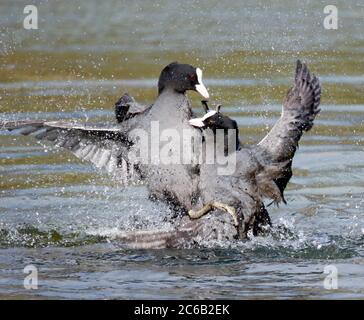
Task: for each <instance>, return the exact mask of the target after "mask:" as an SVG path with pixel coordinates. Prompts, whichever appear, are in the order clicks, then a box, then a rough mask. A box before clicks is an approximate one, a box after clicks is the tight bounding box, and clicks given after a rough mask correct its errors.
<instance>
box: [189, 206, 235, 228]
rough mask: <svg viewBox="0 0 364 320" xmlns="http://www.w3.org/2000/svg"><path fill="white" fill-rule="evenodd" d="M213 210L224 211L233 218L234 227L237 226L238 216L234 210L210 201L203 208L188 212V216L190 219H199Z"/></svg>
mask: <svg viewBox="0 0 364 320" xmlns="http://www.w3.org/2000/svg"><path fill="white" fill-rule="evenodd" d="M214 209H220V210H224V211H226V212H227V213H229V214H230V215H231V216H232V217H233V220H234V226H235V227H238V226H239V219H238V214H237V212H236V209H235V208H234V207H232V206H229V205H227V204H225V203H221V202H218V201H212V202H210V203H208V204H206V205H205V206H203V207H202V208H201V209H200V210H190V211H188V215H189V217H190V218H191V219H199V218H201V217H202V216H204V215H205V214H206V213H208V212H210V211H212V210H214Z"/></svg>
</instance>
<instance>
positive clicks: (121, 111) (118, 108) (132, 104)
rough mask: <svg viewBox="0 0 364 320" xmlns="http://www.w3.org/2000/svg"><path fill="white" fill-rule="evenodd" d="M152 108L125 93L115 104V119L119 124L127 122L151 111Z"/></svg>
mask: <svg viewBox="0 0 364 320" xmlns="http://www.w3.org/2000/svg"><path fill="white" fill-rule="evenodd" d="M150 108H151V106H145V105H142V104H140V103H138V102H137V101H135V99H134V98H133V97H132V96H130V95H129V94H128V93H124V94H123V95H122V97H121V98H120V99H119V100H118V101H116V103H115V117H116V121H117V122H118V123H120V122H123V121H126V120H128V119H130V118H133V117H135V116H137V115H140V114H142V113H144V112H145V111H147V110H149V109H150Z"/></svg>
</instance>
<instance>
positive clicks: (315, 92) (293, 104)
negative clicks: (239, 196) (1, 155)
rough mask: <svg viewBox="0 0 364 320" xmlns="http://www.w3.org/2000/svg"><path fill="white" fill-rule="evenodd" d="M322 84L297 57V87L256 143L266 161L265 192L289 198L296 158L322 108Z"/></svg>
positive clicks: (276, 199)
mask: <svg viewBox="0 0 364 320" xmlns="http://www.w3.org/2000/svg"><path fill="white" fill-rule="evenodd" d="M320 98H321V86H320V82H319V80H318V78H317V77H316V76H315V75H312V76H311V75H310V72H309V70H308V68H307V65H306V64H305V63H301V61H299V60H298V61H297V67H296V75H295V80H294V85H293V87H292V88H291V89H290V90H289V92H288V94H287V97H286V100H285V102H284V104H283V109H282V115H281V118H280V119H279V120H278V122H277V123H276V124H275V125H274V127H273V128H272V130H271V131H270V132H269V133H268V135H267V136H266V137H265V138H264V139H263V140H262V141H261V142H259V144H258V145H257V146H256V147H255V154H256V156H257V158H258V161H259V162H260V163H261V165H262V168H263V169H262V170H261V172H260V173H259V174H258V176H257V180H258V181H257V183H258V186H260V189H261V190H260V191H261V194H262V195H263V196H265V197H269V198H271V199H273V200H274V202H276V203H279V202H280V201H283V202H285V200H284V196H283V191H284V189H285V188H286V186H287V183H288V181H289V179H290V178H291V176H292V169H291V166H292V159H293V157H294V154H295V152H296V149H297V147H298V142H299V140H300V138H301V136H302V134H303V132H305V131H308V130H310V129H311V128H312V126H313V121H314V119H315V117H316V115H317V114H318V113H319V112H320V109H319V105H320Z"/></svg>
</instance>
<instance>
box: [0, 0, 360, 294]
mask: <svg viewBox="0 0 364 320" xmlns="http://www.w3.org/2000/svg"><path fill="white" fill-rule="evenodd" d="M34 3H35V4H36V5H37V6H38V9H39V14H40V16H39V19H40V20H39V30H37V31H36V30H32V31H27V30H24V29H22V24H21V22H22V19H23V16H24V15H23V8H24V6H25V5H26V4H28V3H25V2H24V1H21V0H18V1H14V0H3V1H1V4H0V34H1V44H0V52H1V55H0V65H1V68H0V119H37V118H38V119H52V120H53V119H61V118H62V119H71V118H77V119H82V120H86V119H88V120H90V121H100V120H110V119H111V118H112V117H113V113H112V105H113V103H114V102H115V101H116V100H117V98H118V97H119V96H120V95H121V94H122V93H123V92H125V91H128V92H130V93H131V94H132V95H134V96H135V97H136V98H137V99H138V100H139V101H141V102H150V101H152V100H153V99H154V97H155V91H156V90H155V89H154V86H155V84H156V78H157V76H158V74H159V72H160V69H161V68H162V67H163V66H164V65H166V64H167V63H169V62H171V61H174V60H178V61H181V62H182V61H183V62H188V63H191V64H193V65H196V66H199V67H200V68H202V69H203V70H204V78H205V79H206V84H207V85H208V87H209V90H210V93H211V95H212V101H213V102H215V103H223V105H224V106H223V110H224V111H225V112H227V113H228V114H230V115H231V116H232V117H233V118H235V119H237V121H238V123H239V126H240V128H241V132H240V134H241V137H242V140H243V142H244V143H246V144H250V143H256V142H258V141H259V140H260V139H261V138H262V137H263V136H264V134H265V133H266V132H267V130H268V128H269V127H270V126H271V125H272V124H273V123H274V121H275V120H276V119H277V118H278V117H279V112H280V108H281V107H280V103H281V101H282V100H283V97H284V95H285V93H286V91H287V89H288V87H289V86H290V83H291V81H292V73H293V68H294V63H295V59H296V58H298V57H299V58H302V59H304V60H306V61H307V62H308V63H309V65H310V68H311V69H312V70H313V71H314V72H315V73H317V74H318V75H319V76H320V78H321V80H322V83H323V99H322V112H321V115H320V117H319V118H318V119H317V121H316V125H315V127H314V128H313V130H312V131H311V132H310V133H308V134H306V135H305V136H304V138H303V140H302V143H301V147H300V149H299V151H298V152H297V154H296V157H295V159H294V176H293V178H292V180H291V183H290V184H289V186H288V189H287V192H286V198H287V201H288V205H287V206H281V207H279V208H273V207H270V208H269V211H270V214H271V217H272V219H273V223H274V225H275V230H274V232H273V234H272V235H270V236H268V237H256V238H253V239H251V241H249V242H246V243H242V244H234V245H233V244H221V245H220V246H214V247H211V248H204V249H194V250H160V251H153V250H151V251H130V250H126V249H124V248H122V247H121V246H120V245H119V244H118V242H117V241H116V240H115V236H116V235H117V234H118V232H119V231H120V230H124V229H128V230H133V229H146V228H156V227H157V228H167V227H168V222H165V221H164V219H163V218H164V216H165V214H166V213H167V214H168V209H167V208H166V207H165V206H164V205H163V204H158V203H153V202H151V201H149V200H148V198H147V192H146V190H145V188H144V187H142V186H131V187H128V188H126V189H123V188H122V187H121V186H119V185H117V183H116V182H114V181H112V180H111V179H110V178H109V177H108V176H107V175H105V174H104V173H100V172H98V171H96V170H95V169H94V168H93V167H92V166H90V165H89V164H88V163H84V162H81V161H79V160H78V159H76V158H75V157H74V156H72V155H70V154H69V153H67V152H65V151H62V150H57V149H55V148H53V147H51V146H47V147H46V148H44V147H43V146H42V145H40V144H38V143H37V142H35V141H34V140H32V139H30V138H27V137H18V136H14V135H12V134H9V133H6V132H1V135H0V297H1V298H4V299H8V298H64V299H69V298H97V299H104V298H132V299H133V298H146V299H151V298H167V299H171V298H236V299H242V298H243V299H246V298H279V299H280V298H346V299H351V298H360V299H363V298H364V267H363V265H364V245H363V244H364V215H363V211H364V210H363V209H364V197H363V194H364V182H363V181H364V161H363V159H364V152H363V151H364V126H363V122H364V94H363V92H364V90H363V88H364V78H363V74H364V58H363V51H364V35H363V33H362V30H363V27H364V23H363V19H362V17H363V14H364V5H363V4H362V3H360V2H359V1H346V2H345V4H341V5H340V6H339V29H338V30H325V29H324V28H323V27H322V21H323V17H324V14H323V7H324V6H325V5H326V3H325V1H322V2H320V1H303V2H302V1H299V2H298V1H281V2H280V4H269V5H267V4H264V2H259V1H258V2H257V1H244V2H241V3H240V2H236V1H234V2H233V1H231V2H224V3H222V2H221V1H184V2H183V4H182V3H180V2H179V1H162V2H153V4H145V3H144V2H142V1H133V4H130V2H126V1H109V2H107V3H99V2H98V1H96V0H95V1H73V2H72V3H70V2H64V3H63V2H61V1H35V2H34ZM267 25H268V26H269V27H268V28H267ZM190 97H191V99H192V101H193V103H194V105H195V106H196V111H201V108H200V107H198V104H199V98H198V97H197V95H196V94H193V93H191V94H190ZM30 264H32V265H35V266H36V267H37V268H38V272H39V288H38V290H33V291H29V290H25V289H24V287H23V280H24V277H25V274H24V273H23V268H24V267H25V266H27V265H30ZM330 265H333V266H335V267H336V268H337V270H338V289H337V290H327V289H325V288H324V285H323V284H324V279H325V277H326V276H327V274H324V269H325V267H326V266H330ZM156 293H157V294H156Z"/></svg>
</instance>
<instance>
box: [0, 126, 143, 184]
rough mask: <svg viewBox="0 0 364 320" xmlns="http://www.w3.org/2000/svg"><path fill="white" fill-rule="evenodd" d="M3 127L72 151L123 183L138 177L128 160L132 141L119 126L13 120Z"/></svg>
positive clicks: (1, 127) (0, 127)
mask: <svg viewBox="0 0 364 320" xmlns="http://www.w3.org/2000/svg"><path fill="white" fill-rule="evenodd" d="M0 129H7V130H9V131H12V132H14V133H15V134H22V135H26V136H28V135H29V136H33V137H34V138H36V139H38V140H44V141H48V142H50V143H52V144H54V145H55V146H57V147H62V148H65V149H68V150H70V151H71V152H72V153H73V154H74V155H75V156H76V157H78V158H80V159H82V160H87V161H90V162H91V163H93V164H94V165H95V166H96V167H98V168H102V169H105V170H106V171H107V172H109V173H112V174H114V175H115V176H116V177H118V178H120V180H121V181H122V182H125V183H126V182H127V181H130V179H131V178H132V175H134V176H133V179H134V178H137V177H136V176H137V173H136V172H135V171H134V169H135V168H130V164H128V162H127V161H126V158H125V155H127V148H128V146H129V144H130V143H129V141H128V140H127V138H126V136H125V134H123V132H122V131H121V128H120V126H118V125H109V126H105V125H97V124H87V123H76V122H62V121H51V122H49V121H16V122H14V121H10V122H3V123H0Z"/></svg>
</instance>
